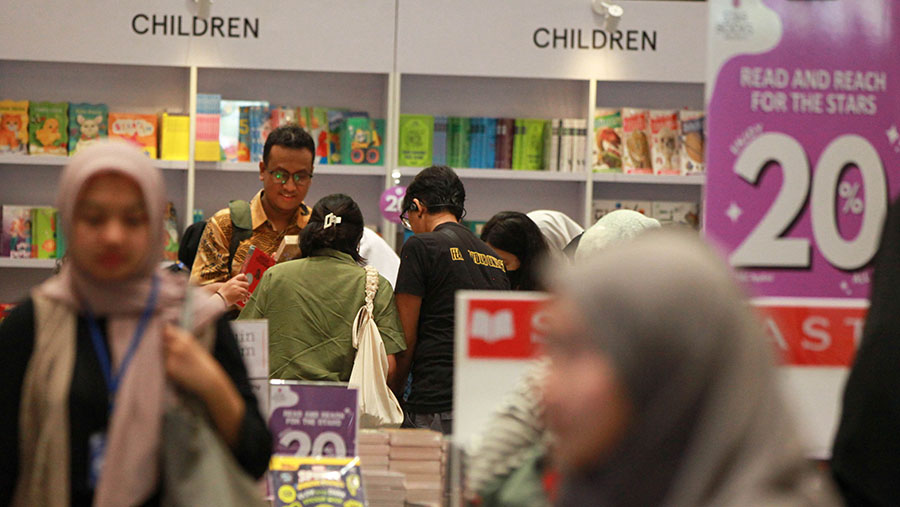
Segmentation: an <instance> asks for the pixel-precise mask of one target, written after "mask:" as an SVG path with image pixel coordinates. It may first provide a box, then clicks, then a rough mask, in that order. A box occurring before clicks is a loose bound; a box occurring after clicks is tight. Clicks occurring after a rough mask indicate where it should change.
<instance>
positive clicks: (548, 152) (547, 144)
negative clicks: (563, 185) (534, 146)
mask: <svg viewBox="0 0 900 507" xmlns="http://www.w3.org/2000/svg"><path fill="white" fill-rule="evenodd" d="M561 123H562V119H560V118H553V119H552V120H550V128H548V129H547V130H545V131H544V167H545V168H547V170H548V171H554V172H558V171H559V131H560V124H561Z"/></svg>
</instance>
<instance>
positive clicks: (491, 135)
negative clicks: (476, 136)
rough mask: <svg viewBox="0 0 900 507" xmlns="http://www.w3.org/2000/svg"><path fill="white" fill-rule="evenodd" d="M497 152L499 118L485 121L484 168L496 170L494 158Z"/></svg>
mask: <svg viewBox="0 0 900 507" xmlns="http://www.w3.org/2000/svg"><path fill="white" fill-rule="evenodd" d="M496 151H497V118H485V119H484V150H483V151H482V153H483V155H482V160H483V161H484V162H483V164H484V165H482V167H486V168H488V169H493V168H494V156H495V155H496Z"/></svg>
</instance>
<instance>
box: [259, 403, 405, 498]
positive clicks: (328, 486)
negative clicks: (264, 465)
mask: <svg viewBox="0 0 900 507" xmlns="http://www.w3.org/2000/svg"><path fill="white" fill-rule="evenodd" d="M304 411H306V414H315V415H316V416H318V414H319V413H320V412H322V411H320V410H308V409H306V407H305V406H304V407H303V409H302V410H298V411H297V412H298V413H303V412H304ZM310 418H311V416H310ZM321 419H322V423H323V425H325V427H327V424H328V422H327V418H326V417H325V416H322V417H321ZM301 434H303V435H306V434H307V433H306V432H302V433H301ZM307 438H308V437H307ZM324 440H328V439H324ZM350 455H351V456H352V454H350ZM360 477H362V472H361V471H360V459H359V458H342V459H338V458H323V457H321V455H319V456H317V457H309V458H300V457H295V456H274V457H273V458H272V466H271V467H270V470H269V482H270V483H271V485H272V489H273V490H274V491H277V494H276V495H274V497H273V500H272V507H300V506H303V505H309V506H313V505H314V506H315V507H362V506H363V505H373V506H374V505H378V504H379V501H380V500H378V499H377V498H376V497H377V492H373V493H376V497H373V496H372V495H371V494H369V489H368V481H363V480H361V479H360ZM390 498H396V493H394V492H391V495H390ZM381 501H383V500H381ZM399 504H400V505H404V502H402V501H401V502H399ZM390 505H394V503H393V502H391V503H390Z"/></svg>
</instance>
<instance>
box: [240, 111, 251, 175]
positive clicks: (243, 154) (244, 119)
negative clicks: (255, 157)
mask: <svg viewBox="0 0 900 507" xmlns="http://www.w3.org/2000/svg"><path fill="white" fill-rule="evenodd" d="M251 107H253V106H240V107H239V111H240V112H239V119H238V144H237V154H236V155H237V160H238V162H250V146H251V145H252V144H253V140H252V139H251V138H250V108H251Z"/></svg>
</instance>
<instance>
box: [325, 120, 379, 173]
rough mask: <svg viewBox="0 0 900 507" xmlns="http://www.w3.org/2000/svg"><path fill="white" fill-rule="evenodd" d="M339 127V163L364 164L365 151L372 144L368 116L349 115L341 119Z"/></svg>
mask: <svg viewBox="0 0 900 507" xmlns="http://www.w3.org/2000/svg"><path fill="white" fill-rule="evenodd" d="M339 128H340V135H341V140H340V150H341V158H340V160H341V163H342V164H349V165H362V164H365V163H366V152H367V151H368V150H369V148H370V147H372V144H373V139H372V137H373V136H372V134H373V130H372V125H371V124H370V122H369V118H368V117H367V116H351V117H349V118H345V119H344V120H343V121H341V123H340V127H339ZM332 158H333V157H332Z"/></svg>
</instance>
